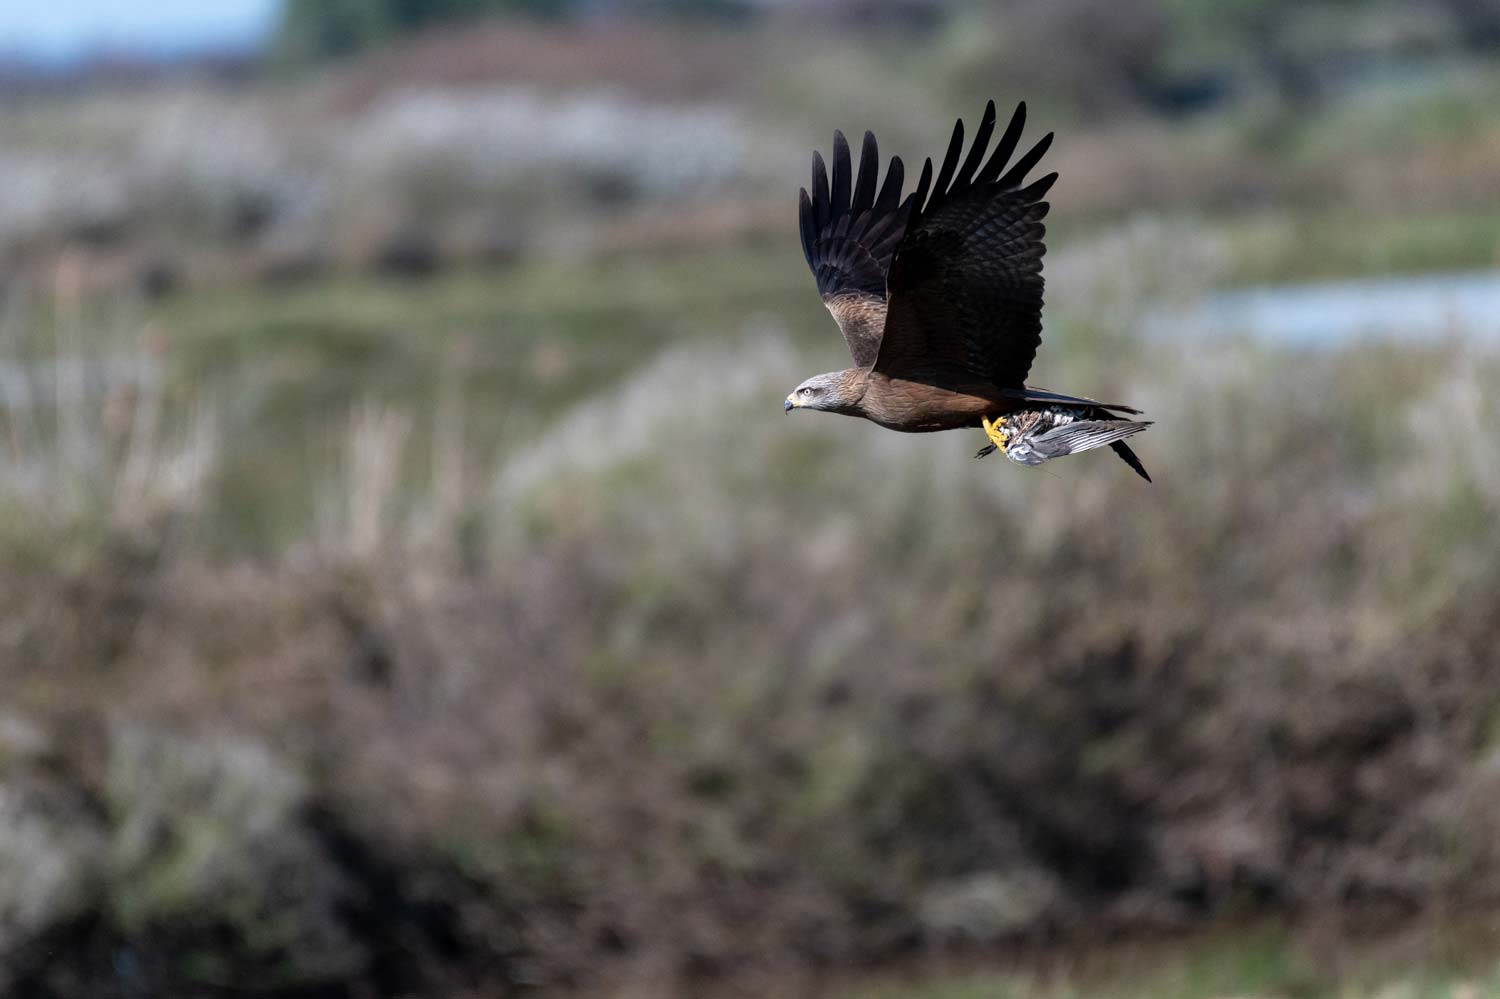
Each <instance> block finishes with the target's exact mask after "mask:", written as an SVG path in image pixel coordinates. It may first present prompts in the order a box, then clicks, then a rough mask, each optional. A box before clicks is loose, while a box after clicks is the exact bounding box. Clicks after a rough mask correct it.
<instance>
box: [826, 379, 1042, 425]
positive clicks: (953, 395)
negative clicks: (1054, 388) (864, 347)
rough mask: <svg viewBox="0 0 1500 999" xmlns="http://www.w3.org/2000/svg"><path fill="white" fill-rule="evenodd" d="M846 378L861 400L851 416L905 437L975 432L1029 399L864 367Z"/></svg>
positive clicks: (971, 382) (990, 387)
mask: <svg viewBox="0 0 1500 999" xmlns="http://www.w3.org/2000/svg"><path fill="white" fill-rule="evenodd" d="M840 374H841V375H842V376H843V378H844V383H845V385H846V386H847V389H848V391H849V394H850V396H851V397H857V398H858V400H859V401H858V402H857V403H856V404H855V405H854V406H853V407H852V409H851V410H850V411H848V412H847V415H849V416H859V417H863V418H864V419H866V420H869V421H870V422H871V423H876V424H879V425H880V426H882V427H885V428H886V429H887V430H900V431H902V432H904V433H911V434H921V433H933V432H936V431H939V430H958V429H961V428H963V427H975V426H978V425H979V421H980V419H981V418H983V417H986V416H989V417H993V416H996V415H999V414H1004V413H1011V412H1015V411H1017V410H1019V409H1023V408H1025V406H1026V405H1027V403H1026V402H1025V401H1023V400H1020V399H1015V398H1008V397H1007V396H1006V394H1005V392H1004V390H1003V389H1001V388H999V387H998V386H996V385H995V384H994V383H992V382H985V381H983V380H980V379H975V378H972V377H965V376H961V375H960V376H954V377H943V376H941V375H929V376H926V377H925V378H924V379H923V380H920V381H918V380H914V379H911V378H902V377H895V376H892V375H887V374H884V373H882V372H878V371H868V370H865V369H863V368H848V369H846V370H844V371H842V372H840ZM837 411H840V412H842V411H843V410H837Z"/></svg>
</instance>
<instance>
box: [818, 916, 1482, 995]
mask: <svg viewBox="0 0 1500 999" xmlns="http://www.w3.org/2000/svg"><path fill="white" fill-rule="evenodd" d="M1423 944H1424V947H1423V948H1419V949H1426V950H1427V953H1425V954H1420V955H1416V956H1413V955H1412V954H1410V953H1406V952H1405V950H1403V949H1402V948H1403V947H1404V948H1406V949H1410V946H1411V945H1409V944H1405V945H1402V947H1398V948H1397V949H1396V951H1395V952H1394V954H1393V953H1391V952H1389V951H1387V950H1385V949H1384V948H1382V947H1380V946H1378V945H1376V944H1372V943H1369V942H1364V943H1357V944H1356V943H1350V942H1347V941H1340V942H1337V943H1333V944H1329V943H1328V942H1326V941H1325V942H1322V943H1313V942H1310V941H1309V940H1307V939H1299V937H1298V935H1297V934H1296V933H1294V932H1292V931H1288V930H1285V929H1280V928H1258V929H1252V930H1250V931H1248V932H1244V933H1224V932H1220V933H1218V934H1217V935H1213V936H1204V937H1199V938H1188V939H1185V940H1177V941H1168V942H1156V943H1149V944H1135V945H1106V946H1105V947H1104V948H1102V949H1101V951H1099V952H1098V953H1096V954H1094V955H1087V954H1084V955H1080V954H1078V953H1069V954H1068V955H1066V956H1065V957H1062V958H1056V957H1054V958H1052V959H1040V960H1036V961H1034V962H1031V963H1027V962H1025V961H1022V962H1019V963H1018V966H1017V967H1014V968H1012V969H1009V970H992V971H972V970H971V971H967V972H960V973H948V974H944V973H938V974H936V975H932V976H922V975H920V974H916V975H913V976H911V977H909V978H908V977H906V976H901V978H900V980H893V979H887V980H878V979H877V980H873V981H870V982H867V983H861V984H857V985H853V986H848V987H843V988H839V989H837V990H835V991H833V992H832V993H830V994H829V997H828V999H1104V997H1109V999H1216V997H1218V999H1225V997H1231V996H1233V997H1245V999H1250V997H1257V999H1272V997H1276V999H1335V997H1336V999H1492V997H1500V968H1497V966H1496V963H1495V960H1494V958H1493V955H1492V953H1491V952H1490V951H1489V950H1488V949H1486V948H1484V947H1482V946H1481V945H1479V944H1478V943H1476V941H1475V940H1474V939H1473V938H1472V937H1471V936H1470V935H1468V934H1465V933H1458V934H1455V935H1453V936H1447V935H1444V934H1441V933H1440V934H1437V935H1436V936H1435V937H1434V938H1433V939H1431V940H1426V941H1423Z"/></svg>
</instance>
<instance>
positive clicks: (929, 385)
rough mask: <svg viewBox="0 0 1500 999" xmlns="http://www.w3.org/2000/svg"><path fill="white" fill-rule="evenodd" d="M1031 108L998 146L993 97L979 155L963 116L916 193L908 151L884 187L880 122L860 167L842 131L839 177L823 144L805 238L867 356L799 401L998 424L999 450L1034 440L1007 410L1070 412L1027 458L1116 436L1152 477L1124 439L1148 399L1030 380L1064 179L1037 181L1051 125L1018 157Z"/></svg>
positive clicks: (795, 401)
mask: <svg viewBox="0 0 1500 999" xmlns="http://www.w3.org/2000/svg"><path fill="white" fill-rule="evenodd" d="M1025 120H1026V106H1025V105H1024V104H1022V105H1020V106H1019V107H1017V109H1016V113H1015V114H1014V115H1013V116H1012V118H1011V120H1010V123H1009V124H1008V125H1007V126H1006V128H1005V131H1004V133H1003V134H1002V135H1001V136H1000V139H999V142H998V143H996V145H995V147H994V149H993V151H992V152H991V151H990V149H989V143H990V139H991V137H992V136H993V135H994V132H995V125H996V119H995V105H994V102H993V101H992V102H990V104H989V105H988V107H986V109H985V114H984V117H983V119H982V120H981V121H980V124H979V129H978V131H977V132H976V134H975V136H974V141H973V143H972V145H971V146H970V148H969V151H968V154H967V155H966V156H965V155H964V142H963V139H964V129H963V122H961V121H960V122H959V123H958V124H957V125H955V126H954V129H953V138H952V140H951V141H950V142H949V144H948V151H947V153H946V155H945V156H944V157H943V161H942V165H941V166H940V167H939V168H938V170H937V171H936V174H935V175H934V171H933V165H932V161H931V160H928V161H927V163H926V164H925V165H924V167H923V169H922V175H921V179H920V180H919V181H918V183H917V187H916V189H915V190H914V191H913V192H912V194H911V195H910V196H909V197H903V196H902V193H901V186H902V182H903V180H904V176H905V172H904V168H903V167H902V164H901V160H900V158H899V157H893V158H892V159H891V162H890V167H889V169H888V170H887V171H886V176H885V181H884V183H883V184H881V185H880V186H879V190H878V191H877V184H876V181H877V176H878V173H879V169H880V168H879V159H880V153H879V149H878V148H877V146H876V143H875V137H874V136H873V135H871V134H869V133H868V132H867V133H865V141H864V148H863V151H862V152H861V155H860V161H859V170H858V172H857V174H856V172H855V170H854V169H853V164H852V161H851V159H850V155H849V144H848V142H847V141H846V140H845V139H844V136H843V135H842V134H840V133H838V132H835V133H834V139H833V170H832V176H831V179H830V174H829V171H828V168H827V166H826V164H825V163H824V162H823V158H822V157H821V156H820V155H819V154H817V153H814V154H813V174H812V191H811V193H810V194H809V192H808V191H806V190H804V191H803V192H802V195H801V204H800V224H801V231H802V249H803V252H804V253H805V254H806V256H807V263H808V266H809V267H810V268H811V269H812V272H813V278H814V280H815V281H816V283H817V286H818V291H819V292H820V293H821V294H822V296H823V304H824V305H825V306H827V308H828V311H829V312H830V313H831V314H832V315H833V318H834V320H835V321H836V322H837V323H838V325H839V329H840V331H841V332H842V333H843V334H844V340H845V342H846V343H847V344H848V347H849V352H850V354H851V355H852V356H853V360H854V367H852V368H847V369H845V370H843V371H835V372H829V373H827V374H824V375H817V376H814V377H813V378H809V379H807V380H806V381H805V382H803V384H802V385H800V386H798V387H797V389H796V390H795V391H794V392H793V393H792V394H791V395H789V396H787V399H786V409H787V411H788V412H791V411H793V410H795V409H799V408H806V409H821V410H824V411H827V412H834V413H842V414H845V415H847V416H857V417H861V418H863V419H866V420H870V421H871V422H873V423H876V424H879V425H880V426H882V427H885V428H887V429H890V430H900V431H903V432H905V433H930V432H935V431H941V430H957V429H959V428H962V427H976V426H981V425H983V426H984V427H985V432H986V434H988V435H989V436H990V439H991V441H992V442H993V444H994V448H991V449H990V450H994V449H1000V450H1005V449H1006V448H1007V447H1008V446H1009V444H1008V442H1009V441H1011V440H1013V439H1014V440H1018V441H1019V440H1021V438H1020V437H1017V436H1016V435H1015V434H1014V433H1013V432H1012V431H1010V430H1006V429H1002V430H995V429H994V425H993V424H992V423H991V421H993V420H995V419H997V418H1003V417H1007V416H1008V415H1009V414H1024V413H1043V412H1048V411H1052V410H1056V411H1058V412H1062V411H1064V410H1065V411H1066V412H1067V413H1069V414H1070V416H1069V419H1071V420H1075V421H1077V422H1078V423H1079V426H1078V427H1075V428H1073V429H1070V430H1067V431H1066V432H1060V433H1058V434H1057V435H1055V436H1052V437H1049V438H1047V439H1046V440H1042V439H1041V438H1040V437H1035V438H1033V439H1031V440H1030V441H1029V443H1028V444H1027V446H1030V447H1031V449H1032V450H1031V451H1030V452H1028V453H1029V454H1031V456H1032V457H1033V458H1036V459H1037V460H1036V461H1032V460H1026V461H1021V463H1022V464H1035V463H1037V461H1041V460H1048V459H1050V458H1052V457H1057V456H1059V455H1060V454H1063V453H1067V454H1071V453H1074V452H1076V451H1080V450H1087V449H1088V448H1091V447H1098V446H1102V445H1104V444H1108V445H1109V446H1110V447H1112V448H1113V449H1114V450H1115V452H1116V453H1117V454H1119V455H1120V457H1121V458H1123V459H1124V460H1125V461H1126V462H1128V463H1129V464H1130V465H1131V467H1132V468H1134V469H1135V470H1136V471H1137V472H1138V473H1140V474H1141V475H1142V476H1144V477H1147V478H1149V476H1146V472H1145V469H1143V468H1142V467H1141V465H1140V462H1139V461H1138V460H1136V458H1135V455H1134V454H1133V453H1132V452H1131V450H1130V448H1129V447H1128V446H1127V445H1126V444H1125V443H1124V441H1123V437H1124V436H1126V435H1128V434H1129V433H1138V432H1139V431H1140V430H1143V429H1145V427H1146V426H1148V425H1149V424H1147V423H1144V422H1140V421H1131V420H1125V419H1122V418H1121V417H1119V416H1117V415H1116V414H1115V413H1114V412H1111V411H1112V410H1119V411H1121V412H1126V413H1135V412H1136V410H1134V409H1131V408H1130V407H1128V406H1121V405H1114V404H1109V403H1099V402H1095V401H1094V400H1092V399H1087V398H1082V397H1079V396H1068V395H1062V394H1060V393H1054V392H1048V391H1046V390H1043V389H1037V388H1034V387H1032V386H1028V385H1027V384H1026V382H1025V379H1026V375H1027V372H1028V371H1029V370H1030V368H1031V363H1032V361H1033V359H1034V358H1035V357H1036V351H1037V347H1038V346H1039V345H1040V344H1041V340H1042V335H1041V330H1042V322H1041V312H1042V290H1043V281H1042V256H1043V254H1045V252H1046V245H1045V243H1044V240H1043V237H1044V235H1045V233H1046V227H1045V226H1044V225H1043V222H1042V220H1043V219H1044V218H1045V217H1046V215H1047V209H1048V205H1047V202H1046V201H1044V200H1042V199H1043V197H1044V196H1045V195H1046V193H1047V191H1048V190H1049V189H1050V188H1051V186H1052V184H1053V182H1054V181H1055V180H1056V179H1057V175H1056V174H1055V173H1054V174H1048V175H1047V176H1045V177H1042V178H1040V179H1038V180H1035V181H1031V182H1029V183H1028V182H1027V180H1026V174H1027V173H1028V172H1029V171H1030V170H1031V168H1032V167H1034V166H1035V165H1036V164H1037V163H1038V162H1039V161H1040V160H1041V158H1042V155H1043V154H1044V153H1045V152H1046V150H1047V148H1048V146H1049V145H1050V143H1051V141H1052V136H1051V135H1047V136H1045V137H1044V138H1043V139H1042V140H1041V141H1040V142H1038V143H1037V144H1036V145H1035V146H1033V147H1032V148H1031V149H1029V150H1028V151H1026V152H1025V153H1023V154H1021V155H1020V156H1017V157H1015V158H1014V160H1012V154H1013V153H1015V151H1016V149H1017V148H1018V146H1017V143H1018V142H1019V141H1020V138H1021V131H1022V128H1023V126H1024V124H1025ZM987 154H988V158H987V159H986V155H987ZM961 158H962V162H960V159H961ZM1002 423H1004V421H1002ZM1122 424H1130V427H1128V428H1127V427H1124V426H1122ZM1006 425H1007V426H1008V424H1006ZM1023 443H1027V442H1023ZM984 453H987V452H984ZM1013 457H1015V456H1013ZM1016 460H1018V461H1019V460H1020V458H1017V459H1016Z"/></svg>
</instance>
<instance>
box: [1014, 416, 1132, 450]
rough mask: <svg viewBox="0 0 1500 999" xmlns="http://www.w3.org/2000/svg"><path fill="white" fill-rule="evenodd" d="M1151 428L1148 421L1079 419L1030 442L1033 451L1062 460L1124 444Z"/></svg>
mask: <svg viewBox="0 0 1500 999" xmlns="http://www.w3.org/2000/svg"><path fill="white" fill-rule="evenodd" d="M1149 426H1151V423H1150V421H1148V420H1079V421H1077V422H1074V423H1065V424H1063V425H1062V426H1060V427H1054V428H1053V429H1051V430H1049V431H1047V432H1046V433H1044V434H1039V435H1037V436H1036V437H1033V438H1031V439H1030V441H1029V443H1030V444H1031V448H1032V450H1033V451H1035V452H1037V453H1038V454H1040V455H1042V456H1043V457H1045V458H1061V457H1062V456H1063V455H1068V454H1077V453H1078V452H1079V451H1087V450H1089V449H1090V448H1096V447H1103V446H1104V445H1106V444H1113V443H1115V442H1116V441H1122V440H1124V439H1125V438H1127V437H1129V436H1131V435H1132V434H1138V433H1140V432H1141V431H1142V430H1145V429H1146V428H1147V427H1149Z"/></svg>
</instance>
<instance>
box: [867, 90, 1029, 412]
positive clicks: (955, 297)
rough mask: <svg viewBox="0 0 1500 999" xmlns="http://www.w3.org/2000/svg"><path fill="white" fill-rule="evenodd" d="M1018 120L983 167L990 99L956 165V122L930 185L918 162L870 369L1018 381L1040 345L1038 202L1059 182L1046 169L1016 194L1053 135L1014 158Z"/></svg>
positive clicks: (926, 378) (926, 377)
mask: <svg viewBox="0 0 1500 999" xmlns="http://www.w3.org/2000/svg"><path fill="white" fill-rule="evenodd" d="M1025 123H1026V105H1025V104H1024V103H1023V104H1020V105H1019V106H1017V108H1016V111H1015V114H1014V115H1012V117H1011V119H1010V124H1009V125H1008V126H1006V129H1005V132H1004V134H1002V135H1001V137H1000V142H999V144H998V145H996V147H995V150H994V152H993V153H992V154H991V155H990V157H989V159H988V161H984V155H985V150H986V148H987V147H988V145H989V141H990V136H991V135H992V134H993V132H994V130H995V103H994V101H991V102H990V103H989V104H988V106H986V108H985V111H984V118H983V120H982V121H980V123H979V129H978V131H977V132H976V133H975V135H974V143H973V145H972V146H971V147H970V149H969V154H968V156H966V157H965V158H964V160H963V162H962V164H960V163H959V155H960V154H961V153H962V152H963V140H964V123H963V121H962V120H960V121H959V122H958V123H957V124H956V125H954V126H953V138H952V140H951V141H950V142H949V144H948V152H947V155H946V156H944V157H943V165H942V167H941V168H940V169H939V170H938V174H937V179H936V180H935V181H934V180H933V178H932V161H931V160H928V161H927V163H926V164H925V165H924V166H923V168H922V178H921V180H920V181H919V182H918V184H917V189H916V191H915V192H914V193H913V194H912V196H911V197H912V199H914V203H913V206H912V208H911V209H910V217H909V218H908V219H907V220H906V226H905V234H904V235H903V236H902V238H901V242H900V243H899V245H898V246H897V248H896V253H895V257H894V259H893V261H892V263H891V267H890V272H889V274H888V276H887V286H888V296H887V297H888V303H887V306H888V309H887V313H888V314H887V317H886V325H885V330H884V334H883V336H882V337H881V341H880V350H879V354H878V357H877V359H876V361H875V370H877V371H880V372H883V373H885V374H889V375H891V376H893V377H900V378H904V379H908V380H911V381H917V382H924V383H929V384H946V383H948V382H951V381H953V380H974V379H981V380H984V381H988V382H993V383H994V384H996V385H999V386H1000V387H1002V388H1017V389H1019V388H1021V387H1022V386H1023V385H1024V384H1025V381H1026V373H1027V372H1028V371H1029V370H1031V362H1032V359H1033V358H1035V357H1036V349H1037V346H1038V345H1039V344H1040V343H1041V340H1042V335H1041V334H1042V254H1043V253H1045V252H1046V246H1045V244H1044V243H1043V237H1044V236H1045V235H1046V227H1045V226H1044V225H1043V224H1042V219H1043V218H1045V217H1046V215H1047V207H1048V206H1047V202H1045V201H1043V200H1041V199H1042V198H1043V197H1045V196H1046V193H1047V191H1048V189H1049V188H1051V186H1052V183H1053V181H1055V180H1056V179H1057V174H1055V173H1052V174H1048V175H1047V176H1045V177H1042V178H1041V179H1039V180H1037V181H1034V182H1033V183H1031V184H1029V185H1026V186H1022V185H1023V184H1024V182H1025V178H1026V174H1027V172H1028V171H1030V170H1031V168H1032V167H1034V166H1036V164H1037V162H1038V161H1039V160H1040V159H1041V158H1042V154H1044V153H1045V152H1046V151H1047V147H1048V146H1050V145H1051V144H1052V134H1051V133H1050V132H1049V133H1048V134H1047V135H1046V136H1044V137H1043V138H1042V140H1041V141H1040V142H1038V143H1037V144H1036V145H1035V146H1033V147H1031V149H1030V150H1029V151H1028V152H1026V153H1025V154H1023V155H1022V156H1021V157H1019V158H1018V159H1016V160H1015V162H1014V163H1012V162H1010V158H1011V154H1013V153H1014V152H1015V150H1016V146H1017V143H1018V142H1019V141H1020V139H1021V129H1022V128H1023V126H1024V125H1025ZM981 161H984V163H983V166H981V165H980V164H981ZM929 183H930V185H931V196H930V197H929V196H928V189H929Z"/></svg>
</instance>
